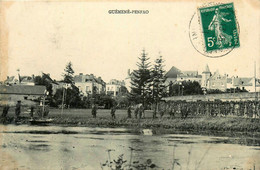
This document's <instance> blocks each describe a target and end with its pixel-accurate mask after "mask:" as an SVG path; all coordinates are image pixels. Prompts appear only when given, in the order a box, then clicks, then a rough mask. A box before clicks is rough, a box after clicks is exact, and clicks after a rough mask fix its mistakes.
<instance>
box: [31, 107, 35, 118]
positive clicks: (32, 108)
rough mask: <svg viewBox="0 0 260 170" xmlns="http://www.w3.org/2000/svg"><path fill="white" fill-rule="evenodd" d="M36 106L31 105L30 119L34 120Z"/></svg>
mask: <svg viewBox="0 0 260 170" xmlns="http://www.w3.org/2000/svg"><path fill="white" fill-rule="evenodd" d="M34 109H35V108H34V105H31V107H30V117H31V118H33V113H34Z"/></svg>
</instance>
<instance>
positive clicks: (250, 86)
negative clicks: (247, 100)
mask: <svg viewBox="0 0 260 170" xmlns="http://www.w3.org/2000/svg"><path fill="white" fill-rule="evenodd" d="M227 85H228V87H227V88H233V89H236V88H239V89H241V90H247V91H248V92H255V91H256V92H260V79H255V78H254V77H238V76H237V77H234V76H233V77H232V78H229V81H228V84H227Z"/></svg>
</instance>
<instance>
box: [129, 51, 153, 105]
mask: <svg viewBox="0 0 260 170" xmlns="http://www.w3.org/2000/svg"><path fill="white" fill-rule="evenodd" d="M138 59H139V60H140V61H139V62H137V64H136V65H137V67H138V69H137V70H134V71H133V74H132V77H131V93H130V100H132V101H134V102H135V103H143V105H144V106H145V101H146V100H147V97H148V96H147V95H148V92H149V87H148V86H147V85H148V83H149V82H150V81H151V80H150V67H151V66H150V62H149V58H148V57H147V54H146V53H145V50H143V52H142V54H141V57H138Z"/></svg>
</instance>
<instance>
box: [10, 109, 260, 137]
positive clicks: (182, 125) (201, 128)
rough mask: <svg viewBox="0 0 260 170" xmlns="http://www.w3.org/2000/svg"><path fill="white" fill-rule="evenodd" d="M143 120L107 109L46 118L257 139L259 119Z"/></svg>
mask: <svg viewBox="0 0 260 170" xmlns="http://www.w3.org/2000/svg"><path fill="white" fill-rule="evenodd" d="M21 116H22V121H21V123H22V124H27V123H29V116H28V114H22V115H21ZM132 116H133V115H132ZM145 117H146V118H145V119H140V120H139V119H135V118H130V119H129V118H127V112H126V110H117V111H116V119H112V118H111V115H110V110H98V114H97V118H92V115H91V110H89V109H68V110H65V111H64V112H63V113H62V114H61V111H60V110H58V109H52V110H51V112H50V114H49V118H51V119H53V122H52V124H53V125H57V126H85V127H110V128H116V127H124V128H130V129H134V130H136V131H138V130H140V129H148V128H149V129H152V130H153V132H154V133H156V134H164V133H176V132H181V133H190V134H201V133H209V134H212V133H225V134H227V133H229V134H232V133H243V134H249V135H250V136H251V135H257V136H260V135H259V134H260V119H253V118H242V117H188V118H186V119H181V118H180V117H176V118H169V117H168V115H165V116H164V117H162V118H157V119H152V112H151V111H146V112H145ZM12 122H13V119H12V114H9V115H8V121H7V122H6V123H7V124H9V123H12Z"/></svg>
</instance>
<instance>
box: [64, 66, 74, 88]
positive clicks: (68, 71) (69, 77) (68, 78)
mask: <svg viewBox="0 0 260 170" xmlns="http://www.w3.org/2000/svg"><path fill="white" fill-rule="evenodd" d="M64 71H65V73H63V77H64V82H65V83H68V84H74V83H73V82H74V81H73V74H74V70H73V68H72V63H71V62H68V64H67V65H66V67H65V69H64Z"/></svg>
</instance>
